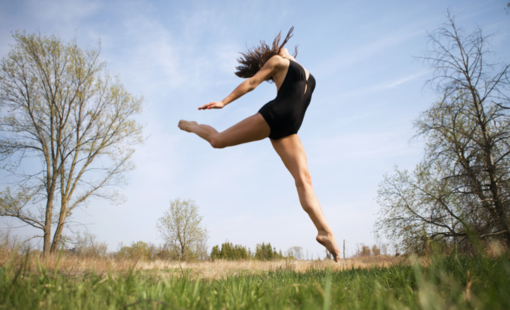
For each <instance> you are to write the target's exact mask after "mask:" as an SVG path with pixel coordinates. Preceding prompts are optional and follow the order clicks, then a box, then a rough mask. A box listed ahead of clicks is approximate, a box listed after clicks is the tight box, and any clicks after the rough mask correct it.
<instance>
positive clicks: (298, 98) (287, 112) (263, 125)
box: [179, 27, 340, 262]
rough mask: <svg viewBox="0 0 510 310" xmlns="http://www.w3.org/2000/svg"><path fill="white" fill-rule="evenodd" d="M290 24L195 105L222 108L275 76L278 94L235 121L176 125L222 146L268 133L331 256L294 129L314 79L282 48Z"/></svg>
mask: <svg viewBox="0 0 510 310" xmlns="http://www.w3.org/2000/svg"><path fill="white" fill-rule="evenodd" d="M293 30H294V27H292V28H291V29H290V31H289V33H288V34H287V37H286V38H285V40H284V41H283V43H282V44H281V45H280V38H281V37H280V34H278V36H276V38H275V40H274V41H273V46H272V47H271V48H270V47H269V46H268V45H267V44H266V43H265V42H264V41H261V45H260V46H259V47H256V48H253V49H252V50H249V51H248V52H247V53H246V54H245V53H241V55H242V56H243V57H241V58H240V59H238V62H239V63H240V64H241V65H240V66H238V67H236V69H237V72H236V75H237V76H239V77H241V78H246V80H245V81H244V82H243V83H241V84H240V85H239V86H238V87H237V88H236V89H235V90H234V91H233V92H232V93H231V94H230V95H228V96H227V97H226V98H225V99H223V100H222V101H213V102H210V103H208V104H205V105H203V106H201V107H199V108H198V109H199V110H206V109H222V108H223V107H225V106H226V105H227V104H229V103H231V102H232V101H234V100H236V99H238V98H240V97H241V96H243V95H244V94H246V93H248V92H250V91H252V90H254V89H255V88H256V87H257V86H258V85H259V84H260V83H262V82H263V81H270V82H274V83H275V85H276V89H277V96H276V98H275V99H274V100H273V101H270V102H269V103H267V104H266V105H264V106H263V107H262V108H261V109H260V110H259V112H258V113H257V114H255V115H253V116H250V117H248V118H247V119H245V120H243V121H241V122H240V123H238V124H236V125H234V126H232V127H230V128H228V129H227V130H225V131H223V132H218V131H216V130H215V129H214V128H212V127H211V126H208V125H199V124H197V122H193V121H191V122H190V121H184V120H181V121H179V128H180V129H182V130H185V131H187V132H192V133H195V134H197V135H198V136H199V137H201V138H203V139H205V140H207V141H208V142H209V143H210V144H211V146H212V147H214V148H224V147H227V146H234V145H238V144H241V143H247V142H252V141H257V140H262V139H265V138H267V137H269V138H270V141H271V143H272V144H273V147H274V149H275V150H276V152H277V153H278V155H280V158H281V159H282V161H283V163H284V164H285V167H287V169H288V170H289V172H290V173H291V174H292V176H293V177H294V180H295V181H296V187H297V191H298V195H299V201H300V202H301V206H302V207H303V209H304V210H305V211H306V212H307V213H308V215H309V216H310V218H311V219H312V221H313V223H314V225H315V227H316V228H317V230H318V235H317V238H316V239H317V241H318V242H319V243H320V244H322V245H323V246H325V247H326V249H328V251H329V252H330V253H331V254H333V256H334V259H335V261H336V262H338V260H339V259H340V249H339V247H338V245H337V243H336V241H335V237H334V236H333V232H332V231H331V228H330V227H329V225H328V223H327V222H326V218H325V217H324V214H323V213H322V209H321V206H320V204H319V201H318V200H317V197H316V196H315V193H314V191H313V188H312V181H311V177H310V173H309V171H308V166H307V163H306V154H305V150H304V148H303V145H302V144H301V140H300V139H299V136H298V135H297V132H298V130H299V127H300V126H301V123H302V121H303V118H304V116H305V112H306V108H307V107H308V105H309V103H310V100H311V97H312V93H313V91H314V89H315V79H314V78H313V76H312V75H311V74H310V73H309V72H308V71H307V70H306V69H305V68H304V67H303V66H301V65H300V64H299V63H297V62H296V61H295V59H294V57H295V56H296V55H297V49H296V50H295V54H294V57H293V56H292V55H290V54H289V52H288V50H287V49H286V48H284V46H285V44H286V43H287V42H288V40H289V39H290V38H291V37H292V31H293Z"/></svg>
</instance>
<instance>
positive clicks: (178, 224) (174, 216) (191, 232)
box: [156, 198, 207, 260]
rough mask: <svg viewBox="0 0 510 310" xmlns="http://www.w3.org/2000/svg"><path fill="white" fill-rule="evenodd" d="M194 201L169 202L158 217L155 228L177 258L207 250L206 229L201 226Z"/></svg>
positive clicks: (189, 257) (186, 257)
mask: <svg viewBox="0 0 510 310" xmlns="http://www.w3.org/2000/svg"><path fill="white" fill-rule="evenodd" d="M198 212H199V207H198V205H196V203H195V201H193V200H191V199H188V200H180V199H179V198H177V199H175V200H173V201H171V202H170V208H169V209H168V210H167V211H165V213H164V214H163V216H162V217H161V218H159V220H158V222H157V225H156V229H157V230H158V232H159V234H160V236H161V238H162V239H163V240H165V243H166V245H167V246H168V247H169V248H171V249H173V250H174V251H175V252H176V253H177V255H178V257H179V259H181V260H187V259H191V258H194V257H196V256H197V253H199V252H207V249H206V248H204V247H206V243H205V242H204V240H206V239H207V229H206V228H205V227H202V219H203V217H202V216H201V215H199V213H198Z"/></svg>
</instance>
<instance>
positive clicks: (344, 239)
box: [343, 239, 345, 259]
mask: <svg viewBox="0 0 510 310" xmlns="http://www.w3.org/2000/svg"><path fill="white" fill-rule="evenodd" d="M343 253H344V259H345V239H344V252H343Z"/></svg>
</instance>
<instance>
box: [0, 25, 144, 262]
mask: <svg viewBox="0 0 510 310" xmlns="http://www.w3.org/2000/svg"><path fill="white" fill-rule="evenodd" d="M13 37H14V39H15V42H16V43H15V45H13V46H12V48H11V50H10V52H9V54H8V55H7V56H6V57H4V58H3V59H2V61H1V70H0V109H1V110H0V113H1V119H0V161H1V162H2V163H4V165H3V168H4V169H6V170H7V171H8V172H9V173H10V175H11V177H13V178H14V179H15V181H14V182H13V184H14V186H13V187H8V188H6V189H5V190H4V191H3V192H1V193H0V216H4V217H13V218H16V219H18V220H20V221H22V222H23V223H25V224H27V225H30V226H32V227H35V228H37V229H40V230H41V231H42V237H43V239H44V242H43V244H44V245H43V247H44V248H43V250H44V253H45V255H46V254H48V253H49V252H54V251H56V250H57V249H58V246H59V243H60V240H61V237H62V232H63V229H64V227H65V225H66V223H67V222H68V219H69V217H70V216H71V215H72V212H73V211H74V210H75V209H76V208H77V207H78V206H81V205H84V204H85V203H86V202H87V201H88V200H90V198H92V197H96V198H106V199H110V200H112V201H116V202H120V201H121V200H122V197H120V196H119V195H117V193H116V191H115V190H114V189H112V186H114V185H120V184H123V183H124V180H123V176H124V173H125V172H126V171H129V170H131V169H133V168H134V165H133V163H132V162H131V156H132V154H133V152H134V146H136V145H137V144H139V143H142V142H143V138H142V127H141V126H140V125H139V124H137V123H136V121H135V120H134V119H133V116H134V115H135V114H138V113H140V112H141V110H142V98H136V97H133V96H132V95H131V94H130V93H129V92H127V91H126V90H125V89H124V87H123V86H122V84H121V83H120V82H119V81H118V79H116V78H112V77H110V75H109V74H108V72H106V71H105V67H106V63H104V62H102V61H100V59H99V49H97V50H86V51H84V50H82V49H80V48H79V47H78V46H77V44H76V41H71V42H68V43H65V42H63V41H62V40H61V39H60V38H59V37H58V36H55V35H53V36H42V35H41V34H38V35H35V34H26V33H19V32H16V33H15V34H14V35H13ZM119 199H120V200H119ZM55 211H56V212H55ZM53 224H55V225H56V226H55V227H53V226H52V225H53ZM53 228H54V232H53V238H52V236H51V234H52V229H53Z"/></svg>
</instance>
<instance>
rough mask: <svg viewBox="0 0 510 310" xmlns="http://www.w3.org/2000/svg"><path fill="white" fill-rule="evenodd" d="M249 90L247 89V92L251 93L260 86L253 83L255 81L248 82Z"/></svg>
mask: <svg viewBox="0 0 510 310" xmlns="http://www.w3.org/2000/svg"><path fill="white" fill-rule="evenodd" d="M247 84H248V85H247V88H246V92H248V93H249V92H251V91H252V90H254V89H255V88H257V86H258V84H257V82H255V81H253V80H248V83H247Z"/></svg>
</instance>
